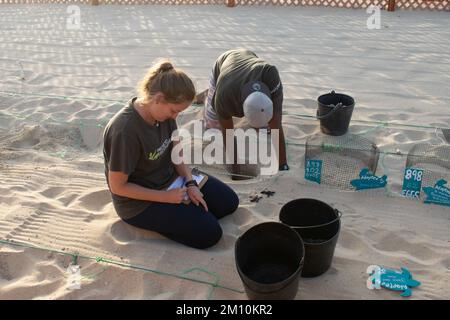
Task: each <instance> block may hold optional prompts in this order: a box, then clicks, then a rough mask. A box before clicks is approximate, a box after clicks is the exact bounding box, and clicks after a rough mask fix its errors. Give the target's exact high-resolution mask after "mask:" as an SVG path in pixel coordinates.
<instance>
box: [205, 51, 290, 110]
mask: <svg viewBox="0 0 450 320" xmlns="http://www.w3.org/2000/svg"><path fill="white" fill-rule="evenodd" d="M213 75H214V79H215V80H216V91H215V96H214V98H213V100H212V106H213V108H214V110H215V111H216V112H217V114H218V115H219V116H220V117H221V118H223V119H231V117H239V118H242V117H243V116H244V110H243V103H244V101H243V99H242V94H241V89H242V87H243V86H244V85H245V84H247V83H248V82H251V81H261V82H262V83H264V84H265V85H266V86H267V87H268V88H269V90H270V91H271V99H272V102H273V113H274V116H275V115H277V114H281V112H282V110H281V108H282V103H283V87H282V84H281V80H280V76H279V74H278V70H277V68H276V67H275V66H272V65H270V64H268V63H267V62H265V61H264V60H263V59H260V58H258V56H257V55H256V54H255V53H253V52H252V51H249V50H242V49H238V50H229V51H227V52H225V53H223V54H222V55H220V57H219V58H218V59H217V60H216V64H215V65H214V69H213Z"/></svg>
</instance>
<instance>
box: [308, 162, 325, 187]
mask: <svg viewBox="0 0 450 320" xmlns="http://www.w3.org/2000/svg"><path fill="white" fill-rule="evenodd" d="M321 177H322V160H307V161H306V166H305V179H306V180H309V181H313V182H317V183H318V184H320V179H321Z"/></svg>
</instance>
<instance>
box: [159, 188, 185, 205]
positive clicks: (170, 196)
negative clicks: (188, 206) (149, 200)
mask: <svg viewBox="0 0 450 320" xmlns="http://www.w3.org/2000/svg"><path fill="white" fill-rule="evenodd" d="M185 195H186V188H185V187H183V188H177V189H172V190H168V191H166V193H165V201H164V202H167V203H177V204H178V203H181V202H182V201H183V200H184V197H185Z"/></svg>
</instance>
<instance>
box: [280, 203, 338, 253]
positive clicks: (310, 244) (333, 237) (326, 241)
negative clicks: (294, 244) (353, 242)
mask: <svg viewBox="0 0 450 320" xmlns="http://www.w3.org/2000/svg"><path fill="white" fill-rule="evenodd" d="M304 200H307V201H311V200H312V201H313V202H318V203H322V204H324V205H326V206H327V207H328V208H330V209H331V211H333V212H334V213H335V214H336V218H335V219H334V220H331V221H330V222H327V223H324V224H320V225H317V226H306V227H304V226H302V227H300V226H291V225H289V224H287V223H284V222H283V221H281V211H282V210H283V208H284V207H285V206H287V205H288V204H291V203H293V202H297V201H304ZM278 219H279V220H280V223H282V224H284V225H286V226H288V227H289V228H291V229H293V230H294V231H295V232H296V233H298V232H297V231H296V229H306V228H319V227H323V226H327V225H329V224H332V223H335V222H338V229H337V231H336V234H335V235H334V236H332V237H331V238H330V239H328V240H325V241H323V242H319V243H317V242H314V243H310V242H307V241H305V240H303V238H302V242H303V245H304V246H305V245H308V246H322V245H323V244H325V243H328V242H331V241H333V240H334V239H335V238H336V237H338V236H339V233H340V231H341V220H342V212H341V211H340V210H338V209H336V208H333V207H332V206H330V205H329V204H328V203H326V202H324V201H321V200H319V199H314V198H299V199H294V200H291V201H289V202H288V203H286V204H284V205H283V207H281V210H280V213H279V214H278ZM300 238H301V237H300Z"/></svg>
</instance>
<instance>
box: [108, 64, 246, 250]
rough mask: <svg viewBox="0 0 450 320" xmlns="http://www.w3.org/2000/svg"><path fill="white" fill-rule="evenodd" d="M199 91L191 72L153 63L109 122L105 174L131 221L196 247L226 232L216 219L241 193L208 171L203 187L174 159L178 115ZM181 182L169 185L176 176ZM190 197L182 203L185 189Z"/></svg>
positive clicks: (119, 210) (118, 209)
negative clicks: (175, 186)
mask: <svg viewBox="0 0 450 320" xmlns="http://www.w3.org/2000/svg"><path fill="white" fill-rule="evenodd" d="M194 97H195V88H194V85H193V83H192V81H191V79H189V77H188V76H187V75H186V74H185V73H183V72H182V71H180V70H177V69H174V68H173V66H172V64H171V63H170V62H161V63H159V64H157V65H155V66H153V67H152V68H151V69H150V70H149V71H148V73H147V75H146V76H145V77H144V79H143V81H142V82H141V84H140V86H139V97H135V98H133V99H131V100H130V101H129V102H128V103H127V104H126V106H124V107H123V108H122V109H121V110H120V111H119V112H118V113H117V114H116V115H114V117H113V118H112V119H111V120H110V121H109V123H108V124H107V126H106V128H105V131H104V135H103V138H104V148H103V155H104V158H105V175H106V181H107V183H108V186H109V189H110V191H111V196H112V199H113V204H114V208H115V209H116V212H117V214H118V215H119V216H120V217H121V218H122V219H123V220H124V221H125V222H126V223H129V224H131V225H133V226H136V227H139V228H144V229H147V230H152V231H156V232H159V233H160V234H162V235H164V236H166V237H168V238H170V239H172V240H175V241H177V242H180V243H183V244H185V245H187V246H191V247H195V248H200V249H203V248H208V247H211V246H213V245H214V244H216V243H217V242H218V241H219V239H220V238H221V236H222V229H221V227H220V225H219V223H218V219H220V218H222V217H224V216H226V215H229V214H231V213H233V212H234V211H235V210H236V209H237V207H238V205H239V199H238V197H237V195H236V193H235V192H234V191H233V190H231V189H230V188H229V187H228V186H227V185H225V184H224V183H222V182H221V181H219V180H217V179H216V178H214V177H211V176H209V178H208V180H207V181H206V183H205V185H204V186H203V187H202V189H201V191H200V190H199V188H198V187H197V186H196V185H195V183H193V182H192V174H191V170H190V169H189V168H188V167H187V166H186V165H185V164H183V163H182V164H179V165H175V164H173V162H172V160H171V151H172V148H173V144H174V142H172V141H171V135H172V132H173V131H175V130H176V128H177V125H176V122H175V119H176V117H177V115H178V113H180V112H181V111H183V110H184V109H186V108H187V107H188V106H189V105H190V104H191V102H192V100H193V99H194ZM178 176H182V177H185V179H186V181H187V182H186V185H185V187H183V188H178V189H173V190H170V191H167V190H166V189H167V187H168V186H169V185H170V184H171V183H172V182H173V181H174V180H175V179H176V178H177V177H178ZM186 193H187V195H188V196H189V198H190V200H191V202H190V203H189V204H188V205H186V204H183V203H182V201H183V198H184V196H185V194H186Z"/></svg>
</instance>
